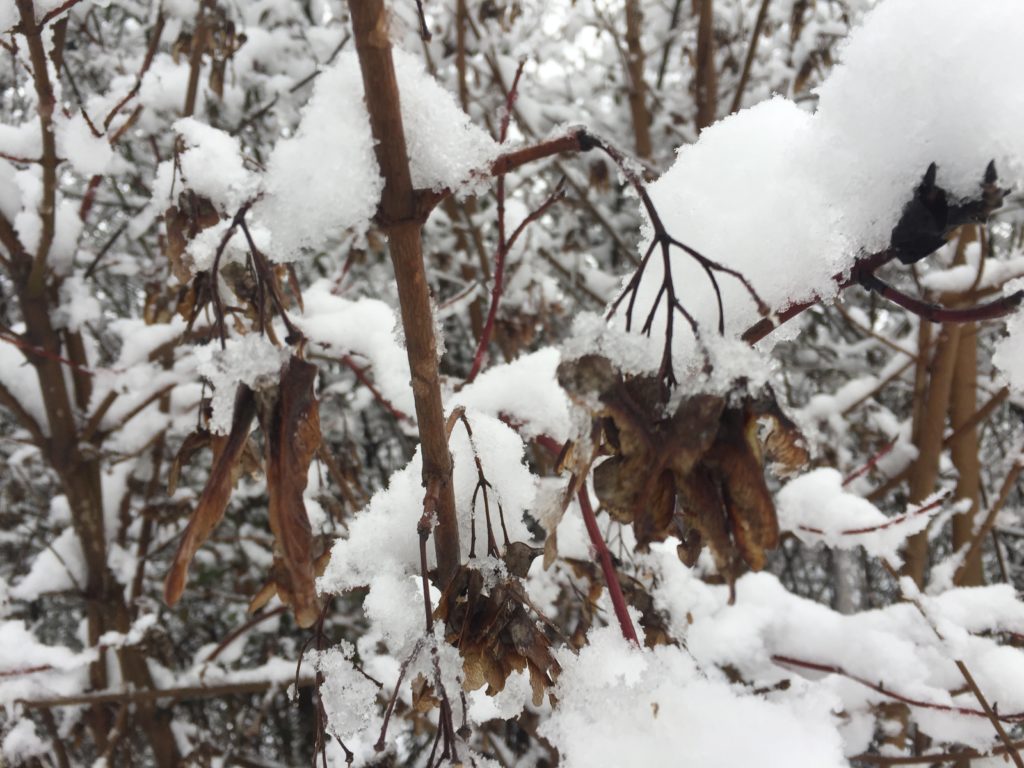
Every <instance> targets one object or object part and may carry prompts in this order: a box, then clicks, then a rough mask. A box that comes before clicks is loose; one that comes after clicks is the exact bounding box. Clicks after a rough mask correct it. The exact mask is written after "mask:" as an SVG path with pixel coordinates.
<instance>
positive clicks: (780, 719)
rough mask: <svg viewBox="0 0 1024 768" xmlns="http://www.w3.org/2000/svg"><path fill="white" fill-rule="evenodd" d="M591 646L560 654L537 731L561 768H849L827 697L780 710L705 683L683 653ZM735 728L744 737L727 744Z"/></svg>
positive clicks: (615, 644) (611, 638)
mask: <svg viewBox="0 0 1024 768" xmlns="http://www.w3.org/2000/svg"><path fill="white" fill-rule="evenodd" d="M589 641H590V642H589V644H588V645H587V646H586V647H585V648H583V649H582V650H581V651H580V652H579V655H573V654H572V653H571V652H569V651H563V652H561V653H560V654H559V662H560V663H561V664H562V666H563V671H562V673H561V675H560V676H559V679H558V684H557V686H556V689H555V690H556V695H557V696H558V699H559V705H558V706H557V707H556V708H555V709H554V710H553V712H552V713H551V716H550V717H549V718H548V719H547V720H545V721H543V722H542V724H541V726H540V728H539V732H540V734H541V735H542V736H544V737H545V738H547V739H548V740H550V741H551V743H552V744H553V745H555V746H557V747H558V750H559V754H560V755H561V758H562V761H561V762H560V765H564V766H565V768H583V767H584V766H594V765H636V766H640V765H642V766H651V768H659V767H660V766H664V767H665V768H668V767H669V766H676V765H679V764H680V762H679V761H680V759H681V758H682V756H685V762H686V764H688V765H699V766H701V767H702V768H733V766H738V765H755V764H756V765H763V766H777V767H778V768H783V767H785V768H799V767H803V766H805V767H806V768H830V767H833V766H835V767H838V766H845V765H846V764H847V763H846V761H845V760H844V759H843V755H842V743H841V740H840V738H839V735H838V734H837V732H836V730H835V726H834V723H833V722H832V719H831V716H830V714H829V709H830V707H829V706H828V705H829V703H830V702H829V701H828V699H827V698H826V699H824V700H823V699H822V697H820V696H819V697H815V698H816V700H813V699H812V700H811V701H808V702H807V705H805V706H802V707H799V708H798V707H787V706H784V705H781V704H779V703H776V702H773V701H770V700H767V699H765V698H764V697H761V696H757V695H752V694H750V693H747V692H744V691H742V689H736V688H733V687H732V686H730V685H728V684H727V683H725V682H723V681H721V680H714V679H709V678H708V677H705V676H704V675H703V674H702V673H701V672H700V670H699V669H698V668H697V666H696V665H695V664H694V661H693V659H692V658H691V656H690V655H689V654H688V653H687V651H686V650H685V649H683V648H680V647H675V646H661V647H658V648H656V649H654V650H639V649H636V648H635V647H632V646H630V645H629V644H628V643H627V641H625V640H624V639H623V638H622V636H621V634H620V633H619V632H618V629H617V628H614V627H606V628H604V629H599V630H594V631H592V632H591V633H590V635H589ZM823 704H824V706H822V705H823ZM737 723H742V725H743V737H742V738H729V737H728V735H727V729H729V728H730V727H733V726H734V725H735V724H737Z"/></svg>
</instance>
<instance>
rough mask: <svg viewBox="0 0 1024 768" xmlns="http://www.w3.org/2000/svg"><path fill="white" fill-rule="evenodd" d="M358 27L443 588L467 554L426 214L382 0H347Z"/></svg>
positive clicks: (382, 212)
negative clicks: (426, 258)
mask: <svg viewBox="0 0 1024 768" xmlns="http://www.w3.org/2000/svg"><path fill="white" fill-rule="evenodd" d="M348 6H349V12H350V14H351V16H352V29H353V33H354V35H355V40H356V52H357V53H358V55H359V67H360V69H361V71H362V75H363V86H364V89H365V93H366V107H367V110H368V112H369V114H370V127H371V130H372V132H373V138H374V140H375V141H376V154H377V163H378V164H379V166H380V172H381V176H383V177H384V192H383V194H382V195H381V202H380V208H379V210H378V219H379V222H380V224H381V226H382V228H383V229H384V231H385V232H386V234H387V236H388V247H389V250H390V252H391V261H392V264H393V265H394V269H395V280H396V281H397V284H398V300H399V304H400V305H401V313H402V327H403V329H404V331H405V346H406V351H407V353H408V356H409V370H410V372H411V373H412V390H413V399H414V401H415V405H416V421H417V425H418V428H419V435H420V450H421V453H422V457H423V484H424V486H425V487H428V486H430V485H431V484H432V483H437V484H438V504H437V526H436V527H435V529H434V547H435V551H436V554H437V575H438V586H439V587H440V588H441V589H442V591H443V590H444V588H445V587H446V586H447V584H448V582H449V580H450V579H451V577H452V576H453V575H454V573H455V571H456V569H457V568H458V566H459V563H460V561H461V554H460V551H459V526H458V518H457V517H456V514H455V496H454V493H453V491H452V483H451V477H452V461H451V455H450V454H449V453H448V442H447V440H446V438H445V427H444V425H445V418H444V408H443V405H442V403H441V379H440V373H439V371H438V365H437V340H436V339H435V337H434V316H433V309H432V307H431V305H430V288H429V285H428V284H427V273H426V267H425V265H424V263H423V244H422V220H421V216H420V215H419V214H418V211H417V199H416V192H415V190H414V189H413V186H412V177H411V175H410V172H409V157H408V154H407V150H406V144H405V130H404V128H403V126H402V112H401V107H400V102H399V93H398V82H397V80H396V78H395V66H394V61H393V60H392V57H391V42H390V40H389V38H388V17H387V13H386V11H385V8H384V3H383V2H382V0H349V4H348Z"/></svg>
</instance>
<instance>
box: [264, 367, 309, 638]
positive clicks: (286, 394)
mask: <svg viewBox="0 0 1024 768" xmlns="http://www.w3.org/2000/svg"><path fill="white" fill-rule="evenodd" d="M317 370H318V369H317V367H316V366H315V365H313V364H312V363H307V362H306V361H304V360H300V359H299V358H297V357H292V358H291V359H290V360H289V361H288V364H287V365H286V366H285V368H284V371H283V372H282V374H281V385H280V390H279V394H278V398H277V402H276V403H275V405H274V408H273V411H272V413H271V414H269V418H267V419H266V421H267V423H265V424H264V435H265V448H266V471H267V489H268V493H269V496H270V503H269V517H270V529H271V531H272V532H273V534H274V539H275V542H274V569H273V576H274V581H275V583H276V584H277V592H278V595H280V597H281V599H282V601H284V602H285V603H287V604H288V605H290V606H291V607H292V608H293V609H294V611H295V617H296V620H297V621H298V624H299V626H301V627H309V626H312V625H313V624H314V623H315V622H316V620H317V618H318V617H319V615H320V606H319V604H318V601H317V597H316V586H315V583H314V572H313V531H312V529H311V528H310V525H309V517H308V516H307V514H306V504H305V502H304V500H303V491H305V489H306V477H307V473H308V472H309V464H310V462H311V461H312V460H313V456H314V455H315V453H316V450H317V448H318V447H319V445H320V412H319V409H318V407H317V401H316V394H315V391H314V384H315V382H316V375H317ZM266 416H267V414H264V417H265V418H266Z"/></svg>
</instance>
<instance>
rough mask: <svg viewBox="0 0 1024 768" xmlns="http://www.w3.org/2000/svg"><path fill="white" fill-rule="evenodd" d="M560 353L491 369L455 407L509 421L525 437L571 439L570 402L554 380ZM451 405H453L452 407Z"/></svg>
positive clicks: (545, 352) (541, 352)
mask: <svg viewBox="0 0 1024 768" xmlns="http://www.w3.org/2000/svg"><path fill="white" fill-rule="evenodd" d="M560 361H561V355H560V354H559V351H558V350H557V349H555V348H554V347H544V348H543V349H538V350H537V351H536V352H531V353H529V354H525V355H521V356H520V357H518V358H516V359H515V360H513V361H512V362H510V363H502V364H500V365H494V366H491V367H490V368H488V369H487V370H486V371H484V372H483V373H481V374H480V376H479V377H478V378H477V379H476V380H474V381H473V382H472V383H470V384H467V385H466V386H465V387H464V388H463V389H462V390H461V391H460V392H459V393H458V394H456V395H455V396H454V397H453V398H452V400H453V403H452V404H454V405H463V406H465V407H466V408H470V409H474V410H478V411H483V412H485V413H488V414H490V415H492V416H495V417H498V418H502V417H504V418H507V419H508V420H509V421H511V422H512V423H513V425H514V426H516V428H517V429H518V431H519V433H520V434H522V435H523V436H524V437H528V438H531V437H537V436H540V435H547V436H548V437H551V438H553V439H554V440H557V441H559V442H564V441H565V440H566V438H568V437H569V429H570V420H569V399H568V398H567V397H566V396H565V390H563V389H562V388H561V387H560V386H559V385H558V380H557V378H556V376H555V374H556V371H557V369H558V363H559V362H560ZM450 405H451V404H450Z"/></svg>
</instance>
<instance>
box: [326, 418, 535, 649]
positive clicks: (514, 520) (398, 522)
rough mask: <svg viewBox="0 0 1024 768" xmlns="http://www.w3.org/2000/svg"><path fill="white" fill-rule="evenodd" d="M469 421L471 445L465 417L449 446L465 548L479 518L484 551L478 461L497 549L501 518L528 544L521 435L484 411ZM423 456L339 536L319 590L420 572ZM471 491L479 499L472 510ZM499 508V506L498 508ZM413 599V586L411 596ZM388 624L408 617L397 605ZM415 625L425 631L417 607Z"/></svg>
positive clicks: (529, 493)
mask: <svg viewBox="0 0 1024 768" xmlns="http://www.w3.org/2000/svg"><path fill="white" fill-rule="evenodd" d="M466 418H467V420H468V421H469V423H470V427H471V428H472V430H473V438H472V442H471V441H470V439H469V436H468V434H467V432H466V429H465V426H464V425H463V424H462V423H461V422H460V423H457V424H456V425H455V427H454V429H453V430H452V435H451V438H450V439H449V448H450V450H451V454H452V463H453V469H452V484H453V489H454V492H455V506H456V511H457V513H458V517H459V535H460V539H461V541H462V549H463V551H465V552H468V551H469V547H470V543H471V541H472V535H471V528H472V521H473V519H474V517H475V521H476V531H477V540H476V552H477V554H478V555H479V556H481V557H482V556H483V555H484V554H486V551H487V539H486V535H485V533H484V532H485V531H486V518H485V514H486V510H485V508H484V501H483V491H482V490H481V491H480V492H477V482H478V480H479V475H478V473H477V466H476V460H477V459H478V460H479V461H480V468H481V470H482V471H483V473H484V477H485V478H486V480H487V482H488V483H489V484H490V485H489V488H488V489H487V493H488V503H489V505H490V514H491V524H492V526H493V528H494V530H495V531H496V534H495V535H496V537H497V539H498V542H499V546H501V544H502V543H503V541H504V538H503V535H502V523H501V520H502V518H503V519H504V524H505V527H506V528H507V530H508V536H509V540H510V541H529V540H530V538H531V537H530V532H529V529H528V528H527V526H526V523H525V522H524V519H523V515H524V513H525V512H527V511H528V510H529V509H531V507H532V506H533V503H534V498H535V496H536V493H537V480H536V478H535V477H534V476H533V475H532V474H531V473H530V470H529V469H528V468H527V466H526V465H525V463H524V451H525V446H524V445H523V441H522V438H520V437H519V435H518V434H517V433H516V432H515V431H514V430H513V429H512V428H511V427H509V426H508V425H506V424H504V423H503V422H501V421H499V420H498V419H496V418H494V417H493V416H489V415H486V414H484V413H480V412H474V411H468V410H467V412H466ZM422 466H423V465H422V457H421V455H420V452H419V450H418V449H417V452H416V455H415V456H414V457H413V459H412V461H411V462H409V464H407V465H406V466H405V467H404V468H403V469H400V470H398V471H397V472H395V473H393V474H392V475H391V478H390V479H389V481H388V487H387V488H386V489H384V490H382V491H379V492H377V493H376V494H374V496H373V498H372V499H371V500H370V503H369V505H368V506H367V507H366V508H365V509H363V510H362V511H360V512H359V513H358V514H357V515H356V517H355V519H354V520H353V521H352V523H351V524H350V525H349V530H348V536H347V538H344V539H338V540H337V541H336V542H335V543H334V548H333V549H332V550H331V560H330V563H328V565H327V569H326V570H325V572H324V575H323V576H322V577H321V579H320V581H319V583H318V586H319V588H320V590H321V591H324V592H333V593H339V592H344V591H346V590H350V589H354V588H357V587H360V586H364V585H370V591H371V594H372V593H373V591H374V590H375V589H377V588H378V587H380V588H381V589H383V588H384V587H387V588H388V589H391V588H392V587H391V586H389V585H393V584H394V583H397V582H398V581H401V580H404V579H407V578H409V577H418V576H419V572H420V559H419V536H418V534H417V532H416V524H417V522H418V521H419V519H420V516H421V515H422V514H423V497H424V488H423V484H422V480H421V473H422ZM474 494H475V495H476V504H475V507H474V503H473V500H474ZM499 504H500V505H501V510H500V511H499V509H498V505H499ZM427 556H428V562H429V563H430V567H433V563H434V547H433V543H431V544H430V546H428V547H427ZM411 594H412V595H414V596H415V594H416V593H415V590H414V591H413V592H412V593H411ZM388 613H389V615H390V616H391V618H390V619H389V618H388V617H383V620H384V622H385V623H387V622H388V621H392V622H394V623H396V624H399V623H403V622H405V621H406V617H403V616H402V610H399V609H398V608H396V607H392V609H391V610H389V612H388ZM408 615H409V616H411V617H413V619H412V621H413V626H414V627H418V628H419V629H422V625H421V624H419V623H418V619H416V618H415V617H416V616H417V612H416V610H415V609H414V610H412V611H410V612H409V614H408Z"/></svg>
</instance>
